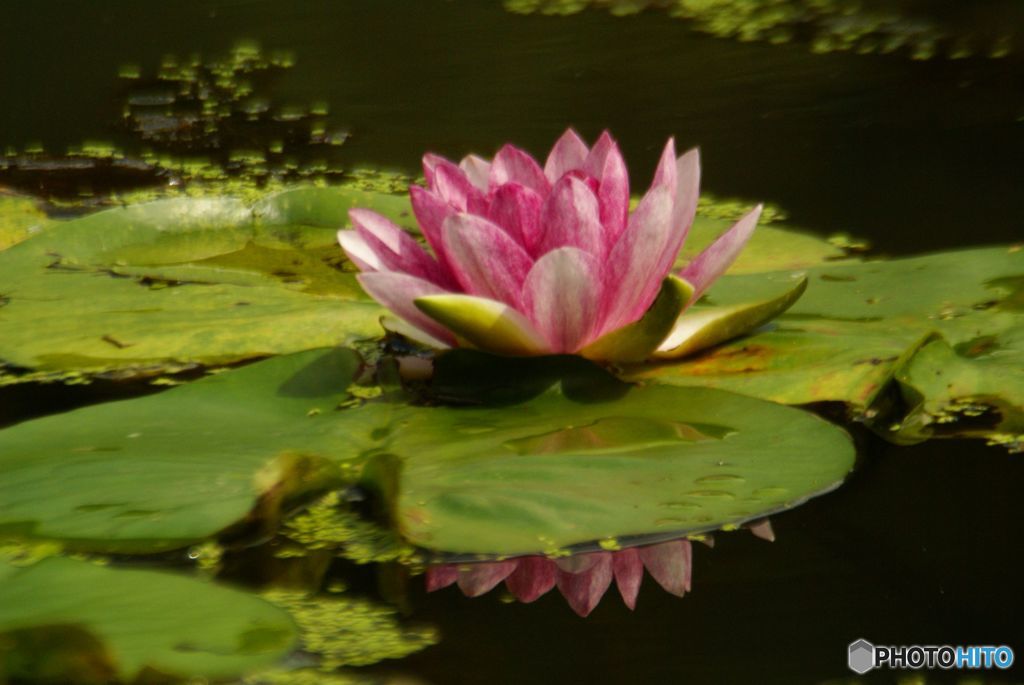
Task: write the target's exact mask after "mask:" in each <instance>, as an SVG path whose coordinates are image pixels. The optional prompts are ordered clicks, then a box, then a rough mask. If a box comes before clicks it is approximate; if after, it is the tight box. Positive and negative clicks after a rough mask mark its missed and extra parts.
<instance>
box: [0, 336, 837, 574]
mask: <svg viewBox="0 0 1024 685" xmlns="http://www.w3.org/2000/svg"><path fill="white" fill-rule="evenodd" d="M460 359H461V360H469V361H470V362H471V363H470V366H469V367H466V366H465V365H464V364H463V365H461V366H460V365H459V364H456V361H457V360H460ZM479 360H483V362H480V361H479ZM479 363H483V364H484V366H483V367H480V366H479ZM357 368H358V358H357V357H356V356H355V355H354V353H352V352H349V351H345V350H326V351H325V350H319V351H309V352H304V353H299V354H295V355H289V356H283V357H277V358H274V359H270V360H267V361H264V362H260V363H258V364H254V365H252V366H248V367H245V368H243V369H239V370H235V371H229V372H225V373H222V374H219V375H215V376H212V377H209V378H206V379H203V380H201V381H198V382H196V383H193V384H190V385H186V386H182V387H179V388H175V389H172V390H169V391H167V392H165V393H161V394H159V395H154V396H150V397H145V398H141V399H136V400H129V401H124V402H117V403H109V404H105V405H99V406H95V407H89V408H85V409H80V410H77V411H74V412H70V413H68V414H64V415H58V416H51V417H46V418H43V419H38V420H35V421H30V422H26V423H23V424H19V425H17V426H14V427H12V428H9V429H6V430H4V431H0V530H7V531H8V532H11V533H15V534H20V535H22V536H24V537H31V538H37V539H38V538H46V539H57V540H62V541H65V542H66V543H67V544H69V545H71V546H75V547H78V548H88V549H113V550H121V551H128V552H134V551H148V550H154V549H169V548H174V547H180V546H182V545H184V544H188V543H190V542H193V541H196V540H200V539H203V538H205V537H209V536H211V535H214V534H216V533H218V532H219V531H222V530H223V529H225V528H226V527H228V526H230V525H231V524H233V523H235V522H237V521H239V520H240V519H242V518H244V517H245V516H246V515H247V514H248V513H249V512H250V511H251V510H252V509H253V507H254V506H255V505H256V504H257V502H260V503H261V505H262V508H266V502H267V501H268V500H269V502H270V503H271V504H273V503H276V502H279V500H281V499H283V498H285V497H286V496H287V495H289V494H295V493H304V492H309V491H310V490H314V489H317V488H324V487H327V486H330V485H337V484H339V483H341V482H343V480H344V474H343V473H342V470H343V469H344V468H345V467H348V468H350V469H352V468H354V467H357V466H359V465H360V464H362V463H363V462H364V461H365V460H367V459H371V464H372V468H369V469H367V472H368V473H369V474H382V477H379V478H376V479H372V478H371V479H369V480H371V481H372V482H374V483H375V484H376V485H378V487H380V489H381V490H382V491H384V494H385V495H386V496H387V498H388V499H389V501H390V505H391V508H392V510H393V512H394V520H395V522H396V523H397V525H398V527H399V530H400V532H401V533H402V534H403V535H404V536H405V537H406V538H407V539H408V540H409V541H411V542H413V543H414V544H417V545H421V546H423V547H428V548H431V549H436V550H439V551H445V552H474V553H477V552H479V553H489V554H512V553H527V552H537V551H543V550H546V549H549V548H551V549H553V548H561V547H565V546H570V545H574V544H578V543H586V542H589V541H593V540H596V539H605V538H611V537H619V536H631V535H649V534H661V533H665V534H667V533H671V534H675V535H678V534H687V533H696V532H700V531H703V530H709V529H715V528H719V527H722V526H726V525H736V524H739V523H741V522H743V521H745V520H747V519H753V518H758V517H761V516H764V515H766V514H769V513H772V512H774V511H777V510H779V509H783V508H786V507H788V506H792V505H794V504H796V503H799V502H800V501H802V500H803V499H805V498H807V497H809V496H811V495H814V494H818V493H820V492H824V491H826V490H829V489H831V488H832V487H834V486H836V485H837V484H838V483H839V482H840V481H841V480H842V479H843V477H844V476H845V474H846V473H847V472H848V471H849V469H850V468H851V466H852V463H853V448H852V446H851V444H850V441H849V438H848V437H847V436H846V434H845V433H844V432H843V431H842V430H840V429H838V428H835V427H834V426H831V425H830V424H827V423H825V422H824V421H821V420H820V419H818V418H816V417H814V416H812V415H810V414H805V413H803V412H801V411H798V410H795V409H789V408H787V407H783V406H780V405H776V404H771V403H767V402H762V401H759V400H755V399H750V398H744V397H739V396H737V395H733V394H731V393H726V392H720V391H715V390H707V389H701V388H677V387H670V386H664V387H653V388H633V387H631V386H629V385H628V384H625V383H622V382H621V381H618V380H616V379H615V378H613V377H611V376H610V375H608V374H607V373H606V372H605V371H603V370H601V369H600V368H599V367H597V366H595V365H593V364H591V363H589V362H586V361H584V360H582V359H579V358H573V357H568V358H565V357H548V358H542V359H538V360H530V359H524V360H518V361H514V362H512V361H509V360H504V359H500V358H494V357H489V356H487V355H481V354H478V353H465V352H457V353H450V354H448V355H446V356H445V357H444V358H443V359H442V360H441V363H440V372H439V375H438V378H437V380H436V383H435V388H434V392H435V398H436V399H440V400H445V399H447V400H448V401H450V402H455V403H456V406H419V405H415V404H410V403H409V402H408V401H406V400H403V399H402V398H401V397H398V396H394V395H392V394H385V395H383V396H382V397H381V398H380V399H378V400H377V401H369V402H366V403H365V404H362V405H361V406H353V405H354V403H353V402H346V403H345V404H346V406H348V408H346V409H341V410H339V409H337V407H338V405H339V403H340V402H342V401H343V400H345V399H346V397H347V393H346V387H347V386H348V385H349V384H350V383H351V381H352V378H353V376H354V374H355V372H356V370H357ZM509 373H513V374H515V380H514V381H513V382H506V380H507V379H508V378H509V376H508V374H509ZM460 382H470V383H471V384H472V386H471V387H469V388H468V390H467V388H466V387H465V386H461V387H460V386H459V383H460ZM481 382H483V383H485V384H487V385H483V386H482V385H480V383H481ZM364 394H365V393H364ZM470 398H471V399H472V401H474V402H477V403H483V404H481V405H480V406H464V403H465V401H466V400H467V399H470ZM382 463H383V464H386V465H389V468H382V467H381V464H382ZM395 464H397V465H398V466H399V468H397V470H396V469H395V468H393V466H394V465H395ZM353 473H354V471H353ZM385 476H386V477H385ZM389 479H390V480H389ZM382 483H384V484H387V483H390V485H386V487H381V484H382Z"/></svg>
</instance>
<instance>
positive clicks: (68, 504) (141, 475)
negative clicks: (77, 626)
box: [0, 350, 360, 552]
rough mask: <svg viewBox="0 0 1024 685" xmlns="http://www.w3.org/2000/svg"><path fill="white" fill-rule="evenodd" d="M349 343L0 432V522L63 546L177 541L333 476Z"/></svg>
mask: <svg viewBox="0 0 1024 685" xmlns="http://www.w3.org/2000/svg"><path fill="white" fill-rule="evenodd" d="M359 365H360V361H359V358H358V357H357V356H356V355H355V353H353V352H351V351H347V350H334V351H331V350H328V351H324V350H319V351H315V352H307V353H302V354H298V355H291V356H284V357H278V358H274V359H271V360H268V361H265V362H262V363H260V364H256V365H253V366H249V367H246V368H243V369H238V370H236V371H232V372H230V373H224V374H219V375H215V376H211V377H208V378H205V379H202V380H200V381H197V382H195V383H191V384H189V385H184V386H180V387H177V388H173V389H171V390H168V391H166V392H163V393H160V394H158V395H152V396H149V397H143V398H140V399H134V400H127V401H122V402H113V403H108V404H102V405H97V406H92V407H86V408H84V409H79V410H76V411H73V412H69V413H67V414H60V415H55V416H49V417H45V418H42V419H37V420H35V421H29V422H26V423H22V424H19V425H17V426H14V427H12V428H8V429H6V430H3V431H0V531H6V532H8V533H11V534H16V535H19V536H21V537H29V538H35V539H40V538H42V539H56V540H62V541H66V542H67V544H68V545H69V546H71V547H74V548H80V549H91V550H103V551H127V552H141V551H154V550H162V549H173V548H178V547H183V546H185V545H188V544H190V543H192V542H195V541H198V540H201V539H204V538H207V537H210V536H212V535H215V534H217V533H218V532H220V531H222V530H224V529H225V528H227V527H229V526H231V525H232V524H235V523H237V522H239V521H241V520H242V519H243V518H245V517H246V516H247V515H248V514H249V513H250V512H251V511H252V510H253V508H254V507H255V506H257V503H259V504H260V507H261V510H262V512H261V513H262V514H263V515H264V516H273V515H274V514H276V512H277V511H278V510H279V509H280V508H281V506H282V504H283V503H285V502H287V501H288V500H290V499H293V498H295V497H299V496H302V495H303V494H305V493H308V492H310V491H315V490H318V489H325V488H328V487H331V486H336V485H338V484H339V483H340V482H341V479H342V477H341V472H340V470H339V468H338V466H337V462H340V461H342V460H343V458H345V457H349V456H351V455H352V454H358V449H359V445H358V443H357V441H356V435H357V431H356V430H355V429H351V428H347V426H348V425H349V424H350V423H351V421H348V422H347V421H346V420H345V419H346V417H347V413H346V412H335V411H334V409H335V408H336V407H337V405H338V403H339V402H341V401H342V400H344V399H345V398H346V397H347V393H346V390H345V389H346V387H347V386H348V385H349V384H350V383H351V381H352V378H353V376H354V374H355V373H356V371H357V370H358V368H359Z"/></svg>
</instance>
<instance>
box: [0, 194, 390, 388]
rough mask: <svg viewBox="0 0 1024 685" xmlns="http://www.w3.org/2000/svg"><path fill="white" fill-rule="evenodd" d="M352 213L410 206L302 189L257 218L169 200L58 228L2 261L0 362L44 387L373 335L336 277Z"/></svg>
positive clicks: (348, 283)
mask: <svg viewBox="0 0 1024 685" xmlns="http://www.w3.org/2000/svg"><path fill="white" fill-rule="evenodd" d="M351 206H370V207H375V208H377V209H379V210H381V211H384V212H385V213H388V214H390V215H392V216H394V217H395V218H396V219H398V220H406V217H404V216H402V215H403V213H404V212H405V211H406V209H405V207H407V205H406V204H405V200H403V199H401V198H397V197H395V196H390V195H382V194H375V193H369V192H365V191H359V190H353V189H345V188H334V189H299V190H294V191H288V192H284V193H279V194H277V195H274V196H272V197H270V198H267V199H266V200H263V201H260V202H258V203H256V204H254V205H247V204H245V203H243V202H241V201H238V200H233V199H229V198H176V199H170V200H162V201H157V202H152V203H147V204H142V205H134V206H129V207H126V208H119V209H111V210H107V211H103V212H99V213H97V214H93V215H90V216H87V217H84V218H81V219H76V220H73V221H66V222H52V223H50V224H48V225H47V226H46V227H45V228H44V229H43V230H42V231H41V232H39V233H38V234H37V235H35V236H34V237H32V238H30V239H28V240H25V241H23V242H21V243H19V244H17V245H14V246H13V247H10V248H8V249H7V250H4V251H2V252H0V362H2V363H6V364H7V365H8V366H13V367H18V368H21V369H26V370H31V371H34V372H37V373H36V375H35V376H29V378H33V377H38V376H39V374H40V373H51V374H54V375H58V376H59V375H61V374H78V373H93V374H94V373H103V372H106V373H120V374H125V373H158V372H160V371H163V370H174V369H180V368H182V367H187V366H189V365H195V364H203V365H222V364H229V363H233V362H237V361H241V360H245V359H252V358H256V357H261V356H267V355H270V354H282V353H288V352H294V351H299V350H305V349H311V348H314V347H324V346H329V345H333V344H337V343H339V342H344V341H347V340H354V339H358V338H366V337H374V336H377V335H379V332H380V326H379V324H378V318H379V316H380V314H381V309H380V307H379V306H378V305H377V304H376V303H374V302H372V301H371V300H369V298H367V297H366V295H365V294H363V292H362V290H361V289H360V288H359V286H358V284H357V283H356V281H355V277H354V274H352V273H349V272H345V271H343V270H341V269H340V265H341V262H342V256H341V251H340V249H339V248H338V247H337V246H336V242H335V232H336V230H337V228H338V227H340V225H342V223H343V217H344V215H345V212H346V211H347V209H348V208H349V207H351Z"/></svg>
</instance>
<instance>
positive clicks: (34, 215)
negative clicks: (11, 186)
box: [0, 193, 50, 250]
mask: <svg viewBox="0 0 1024 685" xmlns="http://www.w3.org/2000/svg"><path fill="white" fill-rule="evenodd" d="M49 221H50V219H49V218H48V217H47V216H46V213H45V212H43V211H42V210H41V209H40V208H39V206H38V204H37V203H36V201H35V200H33V199H31V198H27V197H21V196H18V195H7V194H4V193H0V250H6V249H7V248H8V247H10V246H11V245H14V244H15V243H20V242H21V241H22V240H25V239H27V238H29V237H31V236H32V235H34V234H35V233H38V232H39V231H41V230H42V228H43V226H45V225H46V224H47V223H49Z"/></svg>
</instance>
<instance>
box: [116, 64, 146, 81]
mask: <svg viewBox="0 0 1024 685" xmlns="http://www.w3.org/2000/svg"><path fill="white" fill-rule="evenodd" d="M117 75H118V77H119V78H125V79H136V78H139V77H140V76H142V68H141V67H140V66H139V65H138V64H122V65H121V66H119V67H118V68H117Z"/></svg>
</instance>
